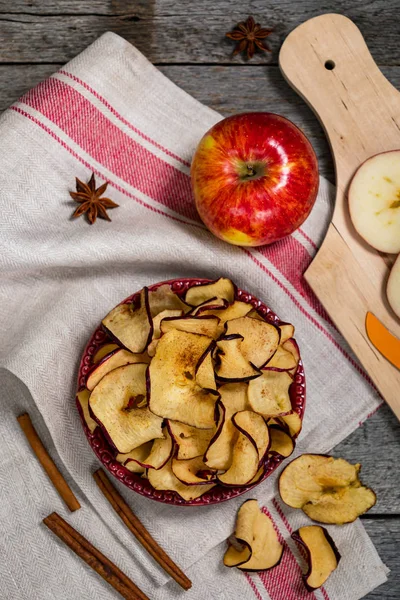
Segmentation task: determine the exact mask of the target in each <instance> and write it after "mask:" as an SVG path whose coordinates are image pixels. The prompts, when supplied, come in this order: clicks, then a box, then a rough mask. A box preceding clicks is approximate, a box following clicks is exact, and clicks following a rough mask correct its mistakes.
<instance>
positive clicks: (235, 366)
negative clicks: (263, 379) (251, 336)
mask: <svg viewBox="0 0 400 600" xmlns="http://www.w3.org/2000/svg"><path fill="white" fill-rule="evenodd" d="M242 343H243V337H242V336H241V335H237V334H234V335H228V336H226V337H223V338H222V339H220V340H218V341H217V355H216V367H215V374H216V376H217V379H219V381H232V382H239V381H249V380H250V379H254V378H256V377H259V376H260V375H261V373H260V371H259V370H258V369H256V368H255V367H253V365H251V364H250V363H249V361H248V360H247V359H246V358H245V357H244V356H243V353H242Z"/></svg>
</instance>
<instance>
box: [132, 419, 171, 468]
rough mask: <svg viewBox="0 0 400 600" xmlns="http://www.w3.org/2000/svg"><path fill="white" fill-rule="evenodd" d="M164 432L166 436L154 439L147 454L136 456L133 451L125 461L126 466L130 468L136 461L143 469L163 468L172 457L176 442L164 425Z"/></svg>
mask: <svg viewBox="0 0 400 600" xmlns="http://www.w3.org/2000/svg"><path fill="white" fill-rule="evenodd" d="M162 433H163V436H164V437H163V438H159V439H156V440H154V441H153V443H152V444H151V445H150V451H149V452H148V453H147V454H146V456H143V457H140V456H137V457H135V456H133V452H131V453H130V454H131V456H129V457H128V459H127V460H126V461H125V463H124V464H125V466H126V467H128V468H129V464H130V463H131V462H133V461H135V462H136V463H137V464H138V465H140V466H141V467H143V469H161V468H162V467H163V466H164V465H165V463H166V462H168V461H169V459H170V458H171V457H172V454H173V451H174V442H173V439H172V437H171V435H170V433H169V431H168V428H167V427H163V430H162Z"/></svg>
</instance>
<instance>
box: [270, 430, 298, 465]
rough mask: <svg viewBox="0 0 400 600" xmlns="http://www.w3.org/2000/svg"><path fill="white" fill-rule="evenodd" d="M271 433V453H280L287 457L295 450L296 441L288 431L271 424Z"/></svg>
mask: <svg viewBox="0 0 400 600" xmlns="http://www.w3.org/2000/svg"><path fill="white" fill-rule="evenodd" d="M269 434H270V437H271V446H270V448H269V452H270V454H280V455H281V456H284V457H285V458H287V457H288V456H290V455H291V454H292V452H293V450H294V447H295V443H294V441H293V439H292V438H291V437H290V435H289V434H288V433H286V431H284V430H283V429H281V428H280V427H277V426H276V425H271V426H269Z"/></svg>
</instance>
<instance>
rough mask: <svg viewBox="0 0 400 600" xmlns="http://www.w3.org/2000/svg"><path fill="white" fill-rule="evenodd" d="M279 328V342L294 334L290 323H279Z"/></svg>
mask: <svg viewBox="0 0 400 600" xmlns="http://www.w3.org/2000/svg"><path fill="white" fill-rule="evenodd" d="M279 329H280V330H281V344H284V343H285V342H286V341H287V340H290V338H292V337H293V336H294V327H293V325H292V324H291V323H281V324H280V325H279Z"/></svg>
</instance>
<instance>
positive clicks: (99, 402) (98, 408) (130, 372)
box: [89, 363, 163, 453]
mask: <svg viewBox="0 0 400 600" xmlns="http://www.w3.org/2000/svg"><path fill="white" fill-rule="evenodd" d="M146 369H147V365H146V364H142V363H138V364H133V365H125V366H124V367H119V368H118V369H115V370H114V371H111V372H110V373H108V374H107V375H105V376H104V377H103V379H102V380H101V381H100V382H99V383H98V384H97V385H96V387H95V388H94V390H93V392H92V393H91V395H90V398H89V406H90V410H91V411H92V414H93V416H94V418H95V419H96V420H97V422H98V423H99V424H100V425H101V427H102V429H103V431H104V432H105V433H106V435H107V437H108V438H109V439H110V440H111V442H112V444H113V445H114V446H115V448H116V449H117V450H118V452H120V453H127V452H130V451H131V450H133V449H134V448H137V447H138V446H141V445H142V444H144V443H145V442H147V441H149V440H153V439H155V438H161V437H163V433H162V430H161V424H162V418H160V417H158V416H157V415H155V414H153V413H152V412H150V410H149V409H148V408H147V407H146V408H136V406H137V403H138V402H141V401H142V400H143V399H144V398H145V397H146Z"/></svg>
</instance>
